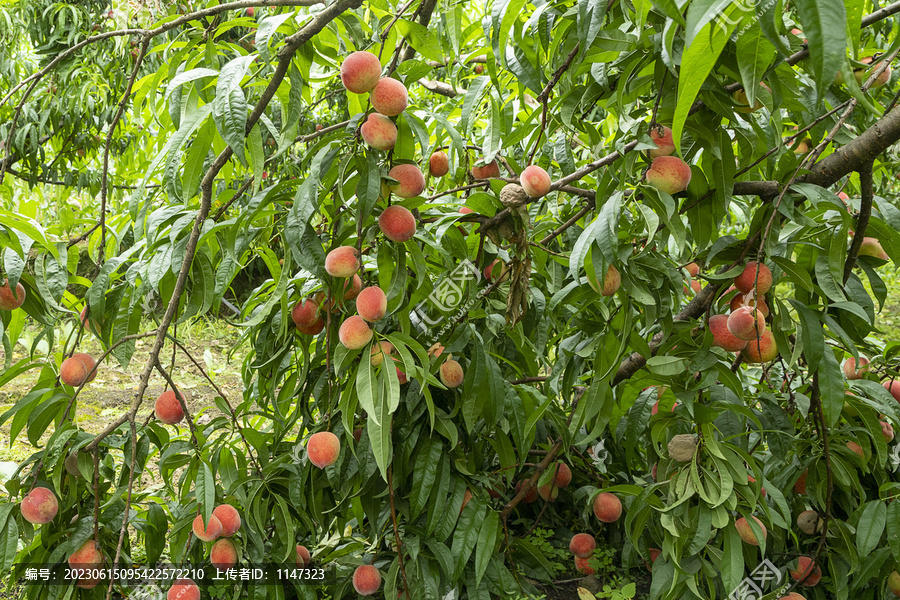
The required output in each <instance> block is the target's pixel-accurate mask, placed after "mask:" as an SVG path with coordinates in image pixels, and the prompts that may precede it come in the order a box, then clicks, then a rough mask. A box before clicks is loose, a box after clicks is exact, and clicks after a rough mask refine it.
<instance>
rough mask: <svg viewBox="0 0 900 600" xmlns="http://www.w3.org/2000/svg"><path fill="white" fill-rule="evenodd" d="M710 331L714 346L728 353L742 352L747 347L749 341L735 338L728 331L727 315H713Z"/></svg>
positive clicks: (710, 321) (709, 323) (710, 320)
mask: <svg viewBox="0 0 900 600" xmlns="http://www.w3.org/2000/svg"><path fill="white" fill-rule="evenodd" d="M708 325H709V331H710V332H711V333H712V334H713V343H712V345H713V346H718V347H719V348H722V349H723V350H727V351H728V352H740V351H741V350H743V349H744V348H746V347H747V340H742V339H739V338H737V337H735V336H734V335H733V334H732V333H731V332H730V331H729V330H728V316H727V315H713V316H711V317H710V318H709V322H708Z"/></svg>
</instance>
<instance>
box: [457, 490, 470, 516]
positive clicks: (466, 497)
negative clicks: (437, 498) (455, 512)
mask: <svg viewBox="0 0 900 600" xmlns="http://www.w3.org/2000/svg"><path fill="white" fill-rule="evenodd" d="M471 499H472V492H471V491H470V490H469V488H466V492H465V493H464V494H463V501H462V506H460V507H459V514H462V511H463V509H464V508H465V507H466V504H468V503H469V500H471Z"/></svg>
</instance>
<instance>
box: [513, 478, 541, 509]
mask: <svg viewBox="0 0 900 600" xmlns="http://www.w3.org/2000/svg"><path fill="white" fill-rule="evenodd" d="M524 485H525V480H524V479H523V480H521V481H519V482H518V483H517V484H516V494H518V493H519V492H520V491H521V490H522V486H524ZM537 498H538V493H537V489H535V488H534V487H532V488H530V489H529V490H528V491H527V492H525V496H524V497H523V498H522V502H524V503H525V504H531V503H532V502H534V501H535V500H537Z"/></svg>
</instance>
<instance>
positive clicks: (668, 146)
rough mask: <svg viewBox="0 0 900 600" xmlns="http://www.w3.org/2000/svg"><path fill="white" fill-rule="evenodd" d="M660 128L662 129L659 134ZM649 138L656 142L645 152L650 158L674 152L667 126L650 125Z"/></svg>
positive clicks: (669, 130)
mask: <svg viewBox="0 0 900 600" xmlns="http://www.w3.org/2000/svg"><path fill="white" fill-rule="evenodd" d="M660 129H661V130H662V133H661V134H660ZM650 139H651V140H653V143H655V144H656V150H650V151H649V152H647V155H648V156H649V157H650V158H656V157H658V156H671V155H672V154H674V153H675V141H674V140H673V139H672V130H671V129H669V128H668V127H660V126H659V125H657V126H656V127H651V128H650ZM692 275H696V273H692Z"/></svg>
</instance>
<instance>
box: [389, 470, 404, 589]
mask: <svg viewBox="0 0 900 600" xmlns="http://www.w3.org/2000/svg"><path fill="white" fill-rule="evenodd" d="M387 476H388V482H387V483H388V492H389V493H390V499H391V522H392V523H393V525H394V539H395V540H396V542H397V559H398V560H399V561H400V574H401V575H402V576H403V589H404V590H406V597H407V598H409V580H407V578H406V565H405V561H404V560H403V543H402V541H401V540H400V527H399V526H398V525H397V509H396V508H395V507H394V474H393V467H388V472H387Z"/></svg>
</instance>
